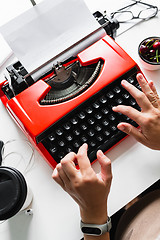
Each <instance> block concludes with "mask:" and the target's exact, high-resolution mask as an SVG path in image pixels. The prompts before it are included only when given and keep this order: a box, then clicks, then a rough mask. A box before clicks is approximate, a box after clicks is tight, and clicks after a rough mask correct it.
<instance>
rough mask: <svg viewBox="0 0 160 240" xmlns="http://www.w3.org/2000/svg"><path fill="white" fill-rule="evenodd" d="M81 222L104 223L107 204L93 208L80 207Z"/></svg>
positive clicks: (106, 217)
mask: <svg viewBox="0 0 160 240" xmlns="http://www.w3.org/2000/svg"><path fill="white" fill-rule="evenodd" d="M80 215H81V219H82V222H84V223H91V224H104V223H106V222H107V220H108V213H107V206H105V207H103V208H95V209H93V208H92V209H80Z"/></svg>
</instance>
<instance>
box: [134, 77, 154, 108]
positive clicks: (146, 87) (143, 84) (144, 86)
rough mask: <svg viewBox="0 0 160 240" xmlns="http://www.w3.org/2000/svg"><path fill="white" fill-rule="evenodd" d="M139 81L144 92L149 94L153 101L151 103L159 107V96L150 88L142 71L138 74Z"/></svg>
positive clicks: (150, 99)
mask: <svg viewBox="0 0 160 240" xmlns="http://www.w3.org/2000/svg"><path fill="white" fill-rule="evenodd" d="M137 81H138V82H139V84H140V86H141V88H142V91H143V92H144V94H145V95H146V96H147V98H148V99H149V101H150V102H151V104H152V105H153V106H154V107H156V108H157V107H158V103H157V97H156V95H155V93H154V92H153V91H152V89H151V88H150V86H149V84H148V82H147V81H146V79H145V78H144V77H143V75H142V74H141V73H138V74H137Z"/></svg>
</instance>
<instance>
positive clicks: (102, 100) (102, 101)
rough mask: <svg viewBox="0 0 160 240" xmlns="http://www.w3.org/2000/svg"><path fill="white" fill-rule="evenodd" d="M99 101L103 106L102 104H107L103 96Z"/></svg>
mask: <svg viewBox="0 0 160 240" xmlns="http://www.w3.org/2000/svg"><path fill="white" fill-rule="evenodd" d="M99 101H100V102H101V103H103V104H104V103H106V102H107V98H106V97H105V96H102V97H101V98H100V99H99Z"/></svg>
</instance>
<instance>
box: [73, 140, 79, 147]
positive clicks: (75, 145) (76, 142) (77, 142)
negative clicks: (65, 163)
mask: <svg viewBox="0 0 160 240" xmlns="http://www.w3.org/2000/svg"><path fill="white" fill-rule="evenodd" d="M73 146H74V147H76V148H79V147H80V146H81V143H80V141H78V140H76V141H74V142H73Z"/></svg>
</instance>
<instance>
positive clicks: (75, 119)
mask: <svg viewBox="0 0 160 240" xmlns="http://www.w3.org/2000/svg"><path fill="white" fill-rule="evenodd" d="M71 123H72V124H73V125H76V124H77V123H78V118H77V117H74V118H72V119H71Z"/></svg>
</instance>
